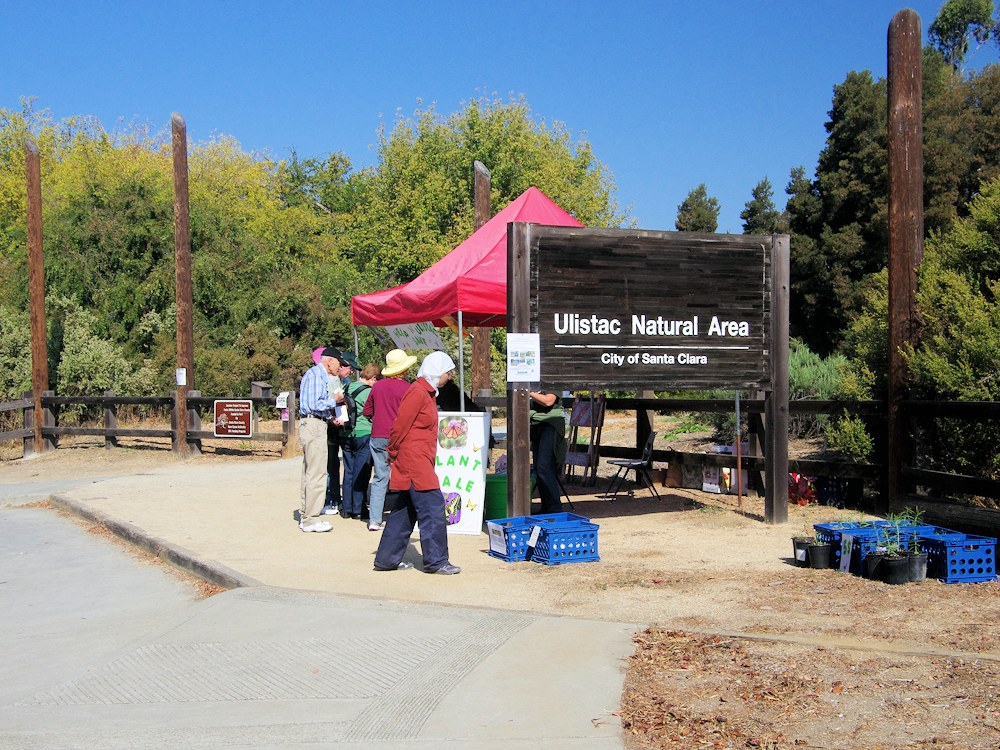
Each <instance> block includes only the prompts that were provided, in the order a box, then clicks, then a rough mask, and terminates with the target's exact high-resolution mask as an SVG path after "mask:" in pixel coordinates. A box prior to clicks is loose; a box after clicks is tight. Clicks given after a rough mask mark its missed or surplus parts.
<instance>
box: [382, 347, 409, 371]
mask: <svg viewBox="0 0 1000 750" xmlns="http://www.w3.org/2000/svg"><path fill="white" fill-rule="evenodd" d="M416 361H417V358H416V357H414V356H412V355H410V354H407V353H406V352H405V351H403V350H402V349H393V350H392V351H391V352H389V353H388V354H386V355H385V367H383V368H382V374H383V375H386V376H391V375H399V373H401V372H406V371H407V370H409V369H410V368H411V367H413V365H414V364H415V363H416Z"/></svg>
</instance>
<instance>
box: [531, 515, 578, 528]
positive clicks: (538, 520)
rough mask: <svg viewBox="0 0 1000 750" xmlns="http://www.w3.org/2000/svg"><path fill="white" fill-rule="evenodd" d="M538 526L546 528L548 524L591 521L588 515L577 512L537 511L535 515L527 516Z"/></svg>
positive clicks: (557, 524)
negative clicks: (580, 514) (579, 514)
mask: <svg viewBox="0 0 1000 750" xmlns="http://www.w3.org/2000/svg"><path fill="white" fill-rule="evenodd" d="M525 517H526V518H528V519H529V520H530V521H531V522H532V523H533V524H535V525H536V526H541V527H542V528H545V527H546V526H548V525H550V524H551V525H554V526H559V525H561V524H571V525H572V524H578V523H590V519H589V518H587V517H586V516H578V515H577V514H576V513H537V514H535V515H533V516H525Z"/></svg>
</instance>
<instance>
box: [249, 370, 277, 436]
mask: <svg viewBox="0 0 1000 750" xmlns="http://www.w3.org/2000/svg"><path fill="white" fill-rule="evenodd" d="M271 390H272V389H271V384H270V383H265V382H263V381H261V380H251V381H250V397H251V398H271ZM257 411H258V410H257V407H256V406H253V407H251V409H250V414H251V420H252V425H253V427H252V430H253V434H254V435H256V434H257V433H258V432H259V431H260V428H259V426H258V422H259V417H258V416H257Z"/></svg>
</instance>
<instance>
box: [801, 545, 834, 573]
mask: <svg viewBox="0 0 1000 750" xmlns="http://www.w3.org/2000/svg"><path fill="white" fill-rule="evenodd" d="M807 550H808V554H807V555H806V557H808V558H809V567H810V568H829V567H830V557H831V556H832V553H833V545H832V544H810V545H809V546H808V547H807Z"/></svg>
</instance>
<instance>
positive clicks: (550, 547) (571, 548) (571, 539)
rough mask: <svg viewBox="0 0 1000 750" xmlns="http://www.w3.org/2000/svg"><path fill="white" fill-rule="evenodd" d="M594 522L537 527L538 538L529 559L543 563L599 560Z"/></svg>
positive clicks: (563, 523)
mask: <svg viewBox="0 0 1000 750" xmlns="http://www.w3.org/2000/svg"><path fill="white" fill-rule="evenodd" d="M557 515H563V514H557ZM598 529H600V526H598V525H597V524H596V523H585V522H582V521H574V522H571V523H568V522H562V523H557V524H552V525H548V526H541V527H539V534H538V540H537V542H536V543H535V548H534V552H533V553H532V554H531V556H530V559H531V560H533V561H534V562H537V563H544V564H545V565H563V564H565V563H576V562H599V561H600V559H601V558H600V556H599V555H598V550H597V532H598Z"/></svg>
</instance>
